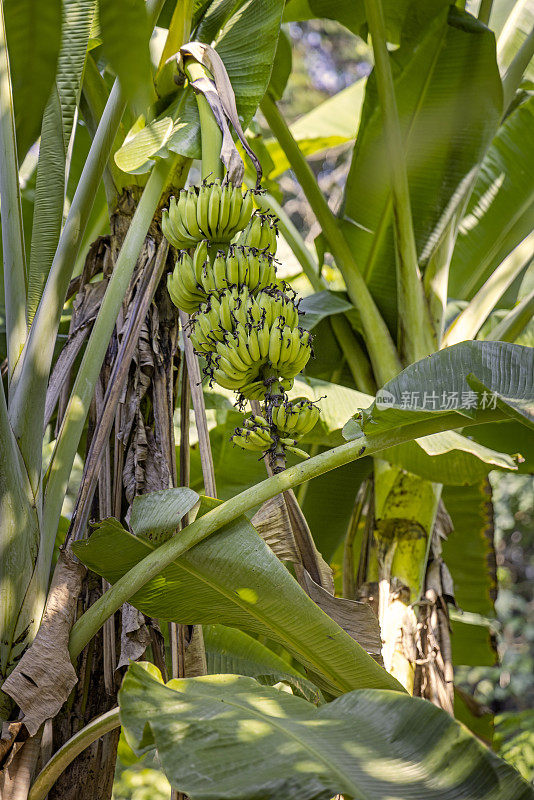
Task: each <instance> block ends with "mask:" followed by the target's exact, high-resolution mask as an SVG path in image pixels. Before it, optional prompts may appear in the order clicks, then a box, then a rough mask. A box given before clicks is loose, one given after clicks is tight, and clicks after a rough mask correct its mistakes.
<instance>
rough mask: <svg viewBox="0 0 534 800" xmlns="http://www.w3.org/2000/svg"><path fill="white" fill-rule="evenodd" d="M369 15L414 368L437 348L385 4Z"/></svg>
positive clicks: (405, 332) (371, 7)
mask: <svg viewBox="0 0 534 800" xmlns="http://www.w3.org/2000/svg"><path fill="white" fill-rule="evenodd" d="M365 10H366V15H367V22H368V25H369V32H370V34H371V38H372V43H373V52H374V56H375V75H376V84H377V88H378V96H379V99H380V106H381V109H382V118H383V124H384V132H385V135H386V141H387V145H388V150H389V163H390V168H391V189H392V194H393V218H394V229H395V241H396V247H397V291H398V297H399V309H400V325H401V341H402V348H403V352H404V357H405V360H406V362H407V363H409V364H412V363H413V362H415V361H418V360H419V359H421V358H424V357H425V356H427V355H429V354H430V353H433V352H434V351H435V350H436V347H437V344H436V339H435V335H434V331H433V328H432V324H431V322H430V315H429V310H428V306H427V303H426V299H425V295H424V291H423V285H422V282H421V274H420V272H419V265H418V259H417V248H416V244H415V234H414V228H413V220H412V209H411V202H410V190H409V187H408V176H407V172H406V159H405V154H404V147H403V144H402V137H401V130H400V124H399V115H398V111H397V100H396V97H395V87H394V84H393V75H392V73H391V65H390V61H389V53H388V50H387V46H386V31H385V22H384V13H383V9H382V3H381V0H365Z"/></svg>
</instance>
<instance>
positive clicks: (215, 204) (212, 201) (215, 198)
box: [208, 182, 221, 241]
mask: <svg viewBox="0 0 534 800" xmlns="http://www.w3.org/2000/svg"><path fill="white" fill-rule="evenodd" d="M210 188H211V191H210V195H209V201H208V230H209V233H210V238H211V239H214V240H215V241H217V236H218V234H219V208H220V204H221V186H220V184H219V183H218V182H215V183H213V184H212V185H211V187H210Z"/></svg>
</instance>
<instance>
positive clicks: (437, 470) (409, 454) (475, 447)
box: [380, 431, 517, 486]
mask: <svg viewBox="0 0 534 800" xmlns="http://www.w3.org/2000/svg"><path fill="white" fill-rule="evenodd" d="M380 457H381V458H384V459H386V461H389V462H391V463H392V464H399V465H400V466H401V467H404V469H407V470H409V471H410V472H413V473H415V474H416V475H421V477H422V478H426V479H427V480H430V481H434V482H436V483H444V484H446V485H453V486H454V485H464V484H471V483H476V481H479V480H480V479H481V478H482V477H484V476H485V475H487V474H488V472H490V471H491V470H492V469H505V470H516V469H517V466H516V463H515V461H514V460H513V458H512V457H511V456H509V455H507V454H506V453H503V452H497V451H495V450H490V448H488V447H484V445H481V444H479V443H478V442H476V441H472V440H471V439H469V438H468V437H467V436H462V435H461V434H459V433H456V431H446V432H445V433H435V434H433V435H432V436H422V437H421V438H420V439H414V441H413V442H406V444H403V445H397V446H396V447H391V448H389V449H388V450H384V451H383V452H382V453H381V454H380Z"/></svg>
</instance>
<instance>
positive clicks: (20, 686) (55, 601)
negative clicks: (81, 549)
mask: <svg viewBox="0 0 534 800" xmlns="http://www.w3.org/2000/svg"><path fill="white" fill-rule="evenodd" d="M85 572H86V569H85V567H84V566H83V564H80V562H78V561H75V560H74V558H73V556H72V555H71V554H70V553H69V552H68V551H65V550H62V551H61V553H60V555H59V559H58V562H57V565H56V568H55V570H54V575H53V578H52V586H51V588H50V592H49V594H48V600H47V603H46V608H45V612H44V615H43V620H42V622H41V626H40V628H39V630H38V632H37V636H36V637H35V639H34V641H33V644H32V645H31V647H30V648H29V649H28V650H27V651H26V653H25V654H24V656H23V657H22V659H21V660H20V661H19V663H18V664H17V666H16V667H15V669H14V670H13V672H12V673H11V675H9V677H8V678H7V680H6V681H5V682H4V685H3V687H2V689H3V691H4V692H5V693H6V694H8V695H9V696H10V697H11V698H13V700H14V701H15V702H16V703H17V705H18V706H19V708H20V709H21V711H22V712H23V713H24V718H23V722H24V725H25V726H26V729H27V730H28V733H29V734H30V735H31V736H34V735H35V734H36V733H37V731H38V730H39V728H40V726H41V725H42V723H43V722H44V721H45V720H46V719H50V718H51V717H54V716H55V715H56V714H57V713H58V711H59V709H60V708H61V706H62V705H63V703H64V702H65V700H66V699H67V697H68V696H69V694H70V692H71V690H72V688H73V687H74V686H75V684H76V682H77V680H78V678H77V676H76V671H75V669H74V667H73V666H72V662H71V660H70V656H69V650H68V644H69V634H70V629H71V626H72V622H73V620H74V614H75V612H76V603H77V600H78V594H79V592H80V588H81V585H82V580H83V576H84V575H85Z"/></svg>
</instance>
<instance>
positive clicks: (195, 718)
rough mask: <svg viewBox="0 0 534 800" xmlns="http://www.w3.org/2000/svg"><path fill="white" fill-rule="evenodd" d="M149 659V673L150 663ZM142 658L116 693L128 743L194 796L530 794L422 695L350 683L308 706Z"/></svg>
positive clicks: (457, 797)
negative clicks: (170, 672)
mask: <svg viewBox="0 0 534 800" xmlns="http://www.w3.org/2000/svg"><path fill="white" fill-rule="evenodd" d="M148 669H150V671H151V672H152V673H155V670H154V668H153V667H152V666H151V665H149V666H148ZM148 669H144V668H143V666H141V665H139V664H132V665H131V666H130V668H129V670H128V672H127V674H126V676H125V678H124V681H123V684H122V687H121V690H120V693H119V703H120V709H121V712H120V713H121V724H122V726H123V728H124V732H125V735H126V739H127V741H128V744H129V745H130V746H131V747H132V748H133V750H134V751H135V752H136V753H137V754H141V753H143V752H146V751H147V750H149V749H152V748H154V747H155V748H156V749H157V752H158V756H159V759H160V761H161V765H162V767H163V770H164V772H165V774H166V775H167V777H168V778H169V781H170V782H171V784H172V785H173V786H174V787H175V788H177V789H179V790H180V791H183V792H184V793H186V794H187V795H188V796H189V797H191V800H214V798H217V800H260V798H261V800H271V798H272V800H274V799H275V798H276V800H279V799H280V798H284V800H292V798H295V800H297V799H298V800H328V798H331V797H332V796H333V795H335V794H338V793H343V795H345V796H347V797H352V798H358V800H385V798H395V800H475V799H476V800H481V798H482V797H484V798H485V799H486V800H529V798H532V797H533V796H534V791H533V790H532V788H531V787H529V785H528V784H527V783H526V781H523V779H522V778H521V777H520V776H519V774H518V773H517V772H515V770H514V769H513V768H512V767H510V766H509V765H508V764H506V763H505V762H504V761H501V760H500V759H498V758H497V756H495V755H494V754H493V753H491V751H490V750H487V749H486V748H485V747H483V745H481V744H480V743H479V742H478V741H477V740H476V739H475V737H474V736H471V734H469V733H468V732H467V731H466V729H465V728H463V727H462V726H461V725H459V724H458V723H457V722H455V721H454V720H453V719H452V718H451V717H450V716H449V715H448V714H446V713H445V712H444V711H441V710H440V709H438V708H436V707H435V706H433V705H431V704H430V703H428V702H427V701H425V700H417V699H414V698H411V697H407V696H403V695H400V694H396V693H395V692H384V691H358V692H350V693H349V694H345V695H343V697H340V698H338V699H337V700H334V701H333V702H332V703H328V704H326V705H322V706H320V707H319V708H315V707H314V706H312V705H311V704H310V703H308V702H307V701H306V700H303V699H302V698H299V697H293V696H292V695H290V694H287V693H285V692H280V691H279V690H277V689H274V688H270V687H266V686H261V685H260V684H258V683H257V682H256V681H254V680H253V679H252V678H244V677H240V676H237V675H217V676H204V677H201V678H189V679H185V680H173V681H170V682H169V683H168V684H167V685H164V684H163V683H161V680H158V676H157V674H155V675H154V677H153V676H152V675H151V674H150V673H149V671H148Z"/></svg>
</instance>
